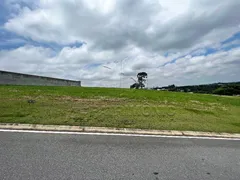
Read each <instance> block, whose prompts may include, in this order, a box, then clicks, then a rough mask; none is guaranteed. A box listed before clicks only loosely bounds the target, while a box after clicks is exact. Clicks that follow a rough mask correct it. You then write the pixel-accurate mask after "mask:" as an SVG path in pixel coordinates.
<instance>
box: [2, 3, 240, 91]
mask: <svg viewBox="0 0 240 180" xmlns="http://www.w3.org/2000/svg"><path fill="white" fill-rule="evenodd" d="M239 9H240V1H239V0H151V1H149V0H34V1H33V0H0V70H5V71H13V72H20V73H29V74H36V75H43V76H50V77H56V78H66V79H72V80H81V81H82V85H83V86H105V87H120V86H121V87H126V88H128V87H129V86H130V85H131V84H133V83H134V81H133V80H132V79H131V77H133V78H136V75H137V73H138V72H142V71H144V72H147V73H148V87H155V86H165V85H170V84H175V85H194V84H206V83H215V82H230V81H240V14H239ZM106 67H107V68H106ZM121 74H122V75H121ZM120 79H121V81H120Z"/></svg>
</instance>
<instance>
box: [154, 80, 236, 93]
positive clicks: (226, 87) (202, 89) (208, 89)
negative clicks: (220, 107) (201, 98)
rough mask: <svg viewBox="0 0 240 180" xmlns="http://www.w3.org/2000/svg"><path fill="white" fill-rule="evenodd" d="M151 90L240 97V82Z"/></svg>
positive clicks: (170, 86) (155, 88)
mask: <svg viewBox="0 0 240 180" xmlns="http://www.w3.org/2000/svg"><path fill="white" fill-rule="evenodd" d="M152 89H154V90H167V91H176V92H192V93H204V94H218V95H230V96H233V95H240V82H229V83H213V84H203V85H191V86H175V85H174V84H172V85H169V86H164V87H154V88H152Z"/></svg>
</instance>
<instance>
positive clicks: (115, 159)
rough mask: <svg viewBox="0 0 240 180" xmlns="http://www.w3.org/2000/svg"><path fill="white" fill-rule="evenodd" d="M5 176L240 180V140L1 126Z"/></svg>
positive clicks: (0, 167) (0, 171) (0, 172)
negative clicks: (17, 129)
mask: <svg viewBox="0 0 240 180" xmlns="http://www.w3.org/2000/svg"><path fill="white" fill-rule="evenodd" d="M0 179H2V180H20V179H21V180H27V179H30V180H35V179H36V180H38V179H39V180H44V179H48V180H55V179H56V180H61V179H63V180H70V179H76V180H78V179H84V180H85V179H104V180H105V179H137V180H140V179H143V180H146V179H153V180H157V179H159V180H160V179H168V180H171V179H174V180H203V179H217V180H233V179H234V180H239V179H240V141H227V140H203V139H179V138H156V137H124V136H95V135H61V134H35V133H16V132H0Z"/></svg>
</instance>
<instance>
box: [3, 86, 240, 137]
mask: <svg viewBox="0 0 240 180" xmlns="http://www.w3.org/2000/svg"><path fill="white" fill-rule="evenodd" d="M28 99H34V100H36V103H35V104H28V103H27V100H28ZM0 102H1V103H0V122H8V123H15V122H18V123H37V124H65V125H66V124H67V125H82V126H108V127H131V128H146V129H172V130H196V131H216V132H237V133H240V98H239V97H220V96H213V95H203V94H186V93H174V92H162V91H161V92H160V91H147V90H130V89H115V88H113V89H110V88H83V87H82V88H79V87H42V86H40V87H39V86H0Z"/></svg>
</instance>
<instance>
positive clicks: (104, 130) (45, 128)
mask: <svg viewBox="0 0 240 180" xmlns="http://www.w3.org/2000/svg"><path fill="white" fill-rule="evenodd" d="M0 129H10V130H37V131H66V132H86V133H88V132H89V133H119V134H139V135H166V136H193V137H217V138H237V139H240V134H236V133H235V134H232V133H214V132H198V131H174V130H173V131H171V130H147V129H131V128H110V127H84V126H66V125H42V124H17V123H16V124H15V123H14V124H12V123H0Z"/></svg>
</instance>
